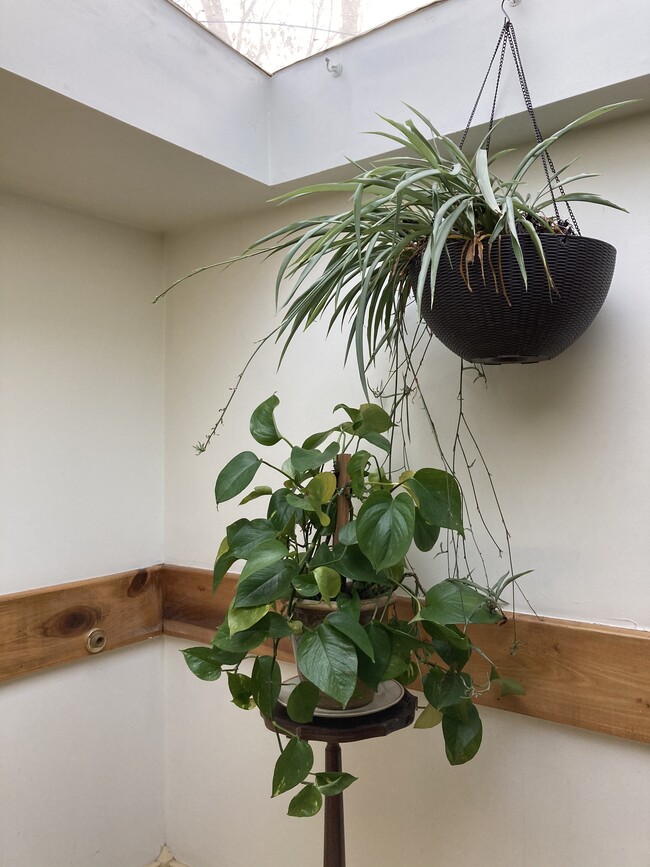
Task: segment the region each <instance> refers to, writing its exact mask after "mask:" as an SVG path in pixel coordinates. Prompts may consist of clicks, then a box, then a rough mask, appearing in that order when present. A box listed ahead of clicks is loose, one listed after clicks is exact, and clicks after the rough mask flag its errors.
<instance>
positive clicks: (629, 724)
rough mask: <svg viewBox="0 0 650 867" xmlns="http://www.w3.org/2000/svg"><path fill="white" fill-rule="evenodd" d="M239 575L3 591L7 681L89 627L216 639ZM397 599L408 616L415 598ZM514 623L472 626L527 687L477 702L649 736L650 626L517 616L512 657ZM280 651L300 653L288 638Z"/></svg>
mask: <svg viewBox="0 0 650 867" xmlns="http://www.w3.org/2000/svg"><path fill="white" fill-rule="evenodd" d="M235 582H236V577H235V576H231V575H229V576H226V578H225V579H224V581H223V583H222V585H221V587H220V589H219V592H218V593H217V594H216V595H214V596H213V595H212V574H211V572H210V571H209V570H207V569H192V568H189V567H182V566H167V565H164V566H152V567H150V568H147V569H141V570H135V571H131V572H123V573H120V574H117V575H109V576H106V577H102V578H94V579H90V580H87V581H79V582H74V583H71V584H62V585H58V586H55V587H46V588H43V589H38V590H30V591H27V592H24V593H15V594H11V595H8V596H4V597H0V681H3V680H9V679H11V678H15V677H17V676H20V675H24V674H27V673H29V672H31V671H37V670H39V669H42V668H46V667H48V666H51V665H57V664H59V663H63V662H69V661H71V660H74V659H81V658H84V657H87V656H90V655H91V654H90V653H89V651H88V650H87V648H86V636H87V634H88V632H89V631H90V630H91V629H97V628H99V629H102V630H104V632H105V634H106V649H107V650H110V649H113V648H115V647H122V646H124V645H127V644H133V643H135V642H138V641H143V640H146V639H149V638H152V637H155V636H157V635H162V634H165V635H172V636H177V637H179V638H183V639H186V640H188V641H195V642H197V643H202V644H206V643H209V642H210V640H211V638H212V635H213V633H214V630H215V628H216V627H217V626H218V625H219V623H221V622H222V621H223V618H224V616H225V613H226V611H227V609H228V605H229V604H230V601H231V599H232V596H233V592H234V587H235ZM398 606H400V607H402V606H403V608H402V609H401V611H400V612H399V613H401V615H403V616H404V617H408V616H409V614H408V603H407V602H406V601H404V602H400V603H398ZM513 630H514V625H513V622H512V621H509V622H508V623H507V624H506V625H505V626H502V627H495V626H478V627H473V628H472V630H471V634H472V638H473V640H474V641H475V643H476V644H477V645H478V646H479V647H481V649H482V650H483V651H484V652H485V653H486V654H487V655H488V656H489V657H490V658H491V659H492V660H493V662H494V664H495V665H496V667H497V668H498V669H499V671H500V673H501V674H502V675H506V676H510V677H515V678H517V679H518V680H520V681H521V682H522V683H523V684H524V685H525V686H526V690H527V694H526V695H525V696H508V697H504V698H500V697H498V696H497V694H496V692H497V691H496V690H492V691H490V692H489V693H485V694H484V695H481V696H479V697H478V698H477V699H476V701H477V703H478V704H483V705H488V706H490V707H498V708H501V709H503V710H510V711H514V712H516V713H523V714H528V715H530V716H535V717H539V718H541V719H547V720H551V721H554V722H560V723H565V724H568V725H574V726H579V727H581V728H586V729H592V730H594V731H599V732H604V733H606V734H611V735H617V736H619V737H624V738H629V739H633V740H638V741H645V742H648V743H650V632H644V631H640V630H633V629H619V628H615V627H609V626H601V625H598V624H589V623H579V622H575V621H568V620H558V619H554V618H536V617H532V616H530V615H523V614H520V615H517V618H516V630H517V632H516V637H517V643H518V649H517V652H516V653H515V654H514V655H511V653H510V649H511V646H512V643H513V639H514V631H513ZM259 651H260V652H262V653H264V652H268V648H264V647H262V648H260V649H259ZM280 655H281V658H284V659H289V660H292V659H293V657H292V654H291V649H290V646H288V645H287V646H285V647H283V648H282V650H281V654H280ZM472 671H473V674H474V675H475V678H476V680H477V681H478V682H480V681H482V680H485V679H487V674H488V664H487V663H486V662H485V661H484V660H481V659H480V658H477V659H476V660H475V661H474V662H473V669H472Z"/></svg>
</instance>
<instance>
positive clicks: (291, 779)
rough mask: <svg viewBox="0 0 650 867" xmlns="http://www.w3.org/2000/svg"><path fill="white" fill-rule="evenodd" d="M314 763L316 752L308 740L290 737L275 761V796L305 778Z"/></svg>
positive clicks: (273, 795)
mask: <svg viewBox="0 0 650 867" xmlns="http://www.w3.org/2000/svg"><path fill="white" fill-rule="evenodd" d="M313 764H314V753H313V751H312V748H311V747H310V746H309V744H308V743H307V741H301V740H300V739H299V738H290V739H289V743H288V744H287V745H286V747H285V748H284V749H283V750H282V753H281V755H280V757H279V758H278V760H277V762H276V763H275V769H274V771H273V794H272V795H271V797H273V798H275V797H276V796H277V795H281V794H282V793H283V792H288V791H289V789H293V787H294V786H297V785H298V784H299V783H302V781H303V780H304V779H305V777H306V776H307V774H308V773H309V772H310V771H311V769H312V765H313Z"/></svg>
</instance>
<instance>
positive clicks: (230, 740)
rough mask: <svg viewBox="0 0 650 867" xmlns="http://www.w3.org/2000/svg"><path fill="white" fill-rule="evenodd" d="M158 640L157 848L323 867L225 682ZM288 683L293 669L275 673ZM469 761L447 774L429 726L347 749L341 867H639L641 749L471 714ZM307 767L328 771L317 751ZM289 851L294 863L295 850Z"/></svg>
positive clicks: (207, 859)
mask: <svg viewBox="0 0 650 867" xmlns="http://www.w3.org/2000/svg"><path fill="white" fill-rule="evenodd" d="M184 646H186V644H185V643H183V642H181V641H180V640H177V639H173V638H166V639H165V679H166V702H167V704H166V707H167V748H166V774H167V778H168V781H169V786H168V790H167V842H168V844H169V846H170V847H171V849H172V851H173V852H174V853H175V855H176V857H177V858H178V859H180V860H181V861H184V862H186V863H187V864H190V865H191V867H248V865H250V864H265V865H268V867H276V865H277V867H280V865H282V864H286V863H287V861H289V862H291V861H296V862H297V863H300V865H301V867H320V865H321V864H322V846H323V838H322V834H323V827H322V819H321V818H320V817H319V818H315V819H294V818H291V817H289V816H287V815H286V810H287V806H288V803H289V800H290V795H289V793H287V794H285V795H282V796H280V797H278V798H274V799H271V797H270V795H271V780H272V776H273V766H274V763H275V760H276V758H277V755H278V747H277V744H276V741H275V737H274V735H273V734H272V732H270V731H267V730H266V729H265V728H264V727H263V724H262V722H261V720H260V717H259V714H258V712H257V711H251V712H249V713H246V712H245V711H242V710H240V709H238V708H236V707H235V706H234V705H233V704H231V703H230V693H229V691H228V685H227V682H226V681H225V678H222V679H221V680H219V681H217V682H215V683H205V682H203V681H199V680H197V679H196V678H195V677H193V676H192V675H191V674H190V673H189V671H188V670H187V667H186V666H185V663H184V661H183V658H182V656H181V654H180V652H179V651H180V649H181V648H182V647H184ZM283 671H284V674H285V676H286V677H290V676H291V675H292V674H294V673H295V672H294V670H293V669H291V667H290V666H288V665H287V666H285V667H284V669H283ZM481 716H482V718H483V725H484V735H483V745H482V746H481V750H480V752H479V754H478V756H477V757H476V758H475V759H473V760H472V761H471V762H470V763H469V764H467V765H463V766H461V767H456V768H453V767H451V766H450V765H448V764H447V760H446V759H445V755H444V746H443V742H442V733H441V731H440V729H439V728H436V729H431V730H425V731H416V730H414V729H407V730H404V731H402V732H396V733H394V734H392V735H389V737H388V738H387V739H383V738H380V739H376V740H370V741H366V742H362V743H358V744H345V745H344V746H343V748H342V751H343V770H344V771H347V772H348V773H351V774H353V775H354V776H356V777H358V778H359V779H358V780H357V782H355V783H354V784H353V785H352V786H351V788H349V789H348V790H347V791H346V793H345V824H346V848H347V861H348V863H349V864H354V865H355V867H375V865H381V867H388V865H394V864H409V865H412V867H431V865H432V864H437V863H451V862H456V861H461V862H462V863H464V864H471V865H472V867H474V865H481V867H555V865H557V867H610V865H612V864H616V865H620V867H645V865H646V863H647V862H648V855H649V854H650V827H649V826H648V823H647V805H648V800H649V798H650V777H649V776H648V773H647V762H648V750H647V745H644V744H639V743H633V742H631V741H624V740H619V739H617V738H612V737H608V736H606V735H598V734H595V733H593V732H585V731H580V730H578V729H574V728H571V727H570V726H561V725H556V724H554V723H548V722H544V721H542V720H536V719H532V718H529V717H523V716H518V715H516V714H507V713H502V712H501V711H495V710H490V709H487V708H486V709H483V708H482V709H481ZM313 748H314V755H315V764H314V770H315V771H319V770H323V769H324V767H325V759H324V749H323V745H322V744H313ZM297 853H299V854H297Z"/></svg>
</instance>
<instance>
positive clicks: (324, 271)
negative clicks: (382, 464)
mask: <svg viewBox="0 0 650 867" xmlns="http://www.w3.org/2000/svg"><path fill="white" fill-rule="evenodd" d="M624 104H625V103H618V104H616V105H606V106H604V107H602V108H599V109H596V110H594V111H591V112H589V113H587V114H585V115H583V116H582V117H579V118H578V119H577V120H574V121H573V122H572V123H570V124H568V125H567V126H565V127H563V128H562V129H561V130H559V131H558V132H556V133H554V134H553V135H551V136H549V137H548V138H547V139H545V140H544V141H542V142H541V143H540V144H537V143H536V144H535V146H534V147H533V148H531V150H530V151H529V152H528V153H527V154H525V155H524V157H523V158H522V159H521V161H520V162H519V164H518V166H517V167H516V168H515V170H514V172H513V173H512V175H511V176H510V177H504V178H502V177H500V176H499V175H498V174H497V173H496V170H495V164H496V163H497V162H498V160H499V157H500V156H501V155H500V154H496V155H495V156H493V157H490V158H488V153H487V150H486V148H485V140H484V141H482V142H480V144H479V146H478V148H477V149H476V151H475V153H474V154H473V155H466V154H464V153H463V152H462V151H461V150H460V149H459V148H458V146H457V145H456V143H455V142H454V141H453V140H452V139H450V138H448V137H447V136H444V135H442V134H441V133H440V132H439V131H438V130H437V129H436V128H435V127H434V126H433V124H432V123H431V121H430V120H429V119H428V118H427V117H425V116H424V115H423V114H421V113H420V112H418V111H416V110H415V109H413V108H411V107H410V106H409V109H410V110H411V111H412V113H413V115H414V116H415V120H412V119H409V120H406V121H405V122H404V123H402V122H399V121H396V120H392V119H390V118H382V120H383V121H384V122H385V123H386V126H387V129H385V130H382V131H380V132H376V133H374V134H375V135H380V136H382V137H383V138H386V139H388V140H389V141H390V143H391V146H392V147H393V148H394V147H396V146H397V147H399V148H401V149H403V150H404V152H405V154H406V155H405V156H400V157H396V158H392V159H390V158H389V159H383V160H381V161H379V162H377V163H376V164H374V165H371V166H370V168H368V169H366V170H362V171H360V172H359V173H358V174H357V175H356V176H355V177H354V178H352V179H351V180H350V181H347V182H343V183H341V182H338V181H337V182H334V183H330V184H328V183H324V184H323V183H321V184H314V185H311V186H306V187H302V188H300V189H298V190H295V191H293V192H290V193H287V194H285V195H283V196H281V197H280V198H279V199H278V201H279V202H287V201H296V200H298V199H303V198H308V197H311V196H322V194H323V193H338V194H340V193H341V192H346V193H349V198H350V204H349V206H348V207H347V208H345V209H344V210H342V211H340V212H338V213H335V214H324V215H321V216H315V217H308V218H306V219H303V220H298V221H296V222H292V223H289V224H288V225H285V226H283V227H281V228H279V229H276V230H275V231H273V232H271V233H270V234H268V235H265V236H264V237H263V238H260V239H259V241H257V242H255V243H254V244H253V245H252V246H251V247H250V248H249V249H247V250H246V251H245V252H244V253H243V254H242V255H241V257H238V258H249V257H250V256H255V255H263V256H264V257H267V256H269V255H273V254H277V255H280V256H281V257H282V258H281V261H280V265H279V267H278V273H277V279H276V300H277V301H278V303H280V299H281V289H282V286H283V282H284V280H285V279H286V280H287V281H290V284H291V288H290V290H289V291H288V293H287V294H286V296H285V297H284V298H283V299H282V307H283V311H284V315H283V319H282V322H281V325H280V328H279V337H280V338H283V340H284V350H283V353H284V351H286V347H287V346H288V345H289V343H290V342H291V340H292V339H293V337H294V335H295V334H297V333H298V332H300V331H302V330H303V329H304V328H305V327H308V326H309V325H311V324H312V323H313V322H314V321H316V320H317V319H319V318H320V317H325V318H326V319H327V324H328V327H329V328H330V329H331V328H332V326H333V325H334V324H336V323H337V322H338V323H340V324H341V325H342V326H347V328H348V351H349V349H350V348H351V347H352V346H354V347H355V352H356V354H357V361H358V368H359V374H360V377H361V380H362V382H363V384H364V387H366V391H367V384H366V370H367V367H368V364H369V363H370V362H371V361H372V360H373V359H374V357H375V356H376V355H377V353H378V352H379V351H380V350H381V349H382V348H384V347H387V348H389V349H391V348H394V347H395V346H397V344H398V340H399V334H400V331H401V329H402V326H403V317H404V311H405V308H406V305H407V303H408V301H409V298H410V296H411V293H412V292H413V289H415V296H416V299H417V304H418V310H419V309H420V307H421V303H422V294H423V291H424V284H425V280H426V278H427V277H428V278H429V280H430V285H431V286H432V287H435V282H436V275H437V272H438V265H439V263H440V260H441V258H442V256H443V255H444V252H445V244H446V242H447V240H448V239H449V238H456V239H457V238H460V239H464V240H465V241H467V247H466V252H465V256H466V258H467V261H471V260H473V259H474V258H477V257H478V259H479V260H480V261H481V262H483V261H486V262H487V261H490V259H491V252H492V248H493V246H494V245H495V244H498V242H499V241H500V239H502V238H506V239H508V240H509V241H510V242H511V243H512V246H513V250H514V253H515V256H516V259H517V262H518V264H519V268H520V270H521V274H522V277H523V280H524V283H526V282H527V272H526V265H525V263H524V259H523V256H522V253H521V247H520V244H519V240H518V232H521V233H523V234H526V235H528V236H529V237H530V238H531V239H532V241H533V244H534V246H535V249H536V251H537V255H538V256H539V257H540V259H541V261H542V265H543V267H544V269H545V270H546V273H547V277H548V280H549V285H551V286H552V275H551V274H550V272H549V270H548V265H547V262H546V259H545V254H544V250H543V248H542V245H541V243H540V241H539V235H540V234H543V233H562V232H564V231H565V229H564V227H563V226H562V225H560V224H558V223H557V221H556V218H555V216H549V215H548V214H547V213H546V211H547V209H548V208H549V207H550V206H551V205H552V203H553V200H552V198H551V192H552V193H553V195H554V196H555V200H556V201H558V202H590V203H592V204H596V205H601V206H605V207H610V208H617V209H618V210H623V209H622V208H619V206H618V205H615V204H613V203H612V202H609V201H607V200H606V199H603V198H602V197H600V196H597V195H594V194H591V193H585V192H570V191H569V192H566V193H562V191H561V187H570V186H571V185H572V184H574V183H576V182H577V181H580V180H582V179H585V178H590V177H594V175H592V174H585V173H582V174H578V175H575V176H569V177H567V176H564V177H562V176H563V175H566V169H565V170H563V171H562V172H559V173H556V174H553V175H552V176H551V177H550V181H549V182H548V183H546V184H545V185H544V186H543V187H542V188H541V189H540V190H539V191H537V192H530V191H529V190H528V187H527V185H526V184H527V174H528V172H529V170H530V169H531V167H532V166H533V165H534V164H535V163H536V161H537V160H538V159H539V158H540V156H541V154H542V153H544V152H545V151H546V149H547V148H548V147H550V146H551V145H552V144H554V143H555V142H556V141H558V140H559V139H561V138H563V137H564V136H565V135H567V134H568V133H569V132H571V131H572V130H574V129H576V128H578V127H580V126H582V125H583V124H585V123H588V122H589V121H592V120H594V119H596V118H597V117H600V116H601V115H603V114H605V113H607V112H609V111H611V110H612V109H615V108H617V107H618V106H619V105H624ZM567 168H568V167H567ZM495 255H496V254H495ZM416 257H417V258H420V259H421V263H422V267H421V269H420V274H419V279H418V280H417V283H416V285H415V286H413V285H412V278H411V273H410V264H411V262H412V260H413V259H414V258H416ZM500 290H501V291H502V292H504V293H505V294H507V287H506V286H503V285H501V287H500ZM343 408H345V407H343ZM355 412H356V413H357V415H356V416H353V415H351V416H350V418H351V424H352V425H361V426H363V425H365V430H364V434H363V435H364V436H366V437H367V439H368V441H370V442H373V443H374V445H376V446H378V447H380V448H383V447H385V445H386V444H387V440H386V439H385V438H383V437H382V438H381V439H377V438H378V437H381V434H382V432H383V431H382V430H381V429H378V428H377V426H376V424H375V423H374V419H373V420H370V419H364V420H363V422H362V421H361V415H362V414H363V407H360V408H359V409H358V410H355ZM385 430H388V428H387V427H385V428H384V431H385ZM357 432H359V433H360V430H358V431H357ZM381 443H383V445H382V444H381ZM305 447H307V446H305Z"/></svg>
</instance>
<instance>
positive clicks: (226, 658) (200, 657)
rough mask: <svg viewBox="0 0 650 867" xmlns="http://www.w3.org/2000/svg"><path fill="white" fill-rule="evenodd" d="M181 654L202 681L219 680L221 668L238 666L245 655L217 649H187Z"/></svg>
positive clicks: (193, 672)
mask: <svg viewBox="0 0 650 867" xmlns="http://www.w3.org/2000/svg"><path fill="white" fill-rule="evenodd" d="M181 653H182V654H183V656H184V658H185V662H186V663H187V667H188V668H189V670H190V671H191V672H192V674H194V675H196V677H198V678H199V679H200V680H208V681H209V680H218V679H219V678H220V677H221V667H222V666H224V665H238V663H240V662H241V661H242V659H243V658H244V656H245V655H246V654H245V653H229V652H226V651H223V650H220V649H219V648H217V647H187V648H186V649H185V650H182V651H181Z"/></svg>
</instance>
